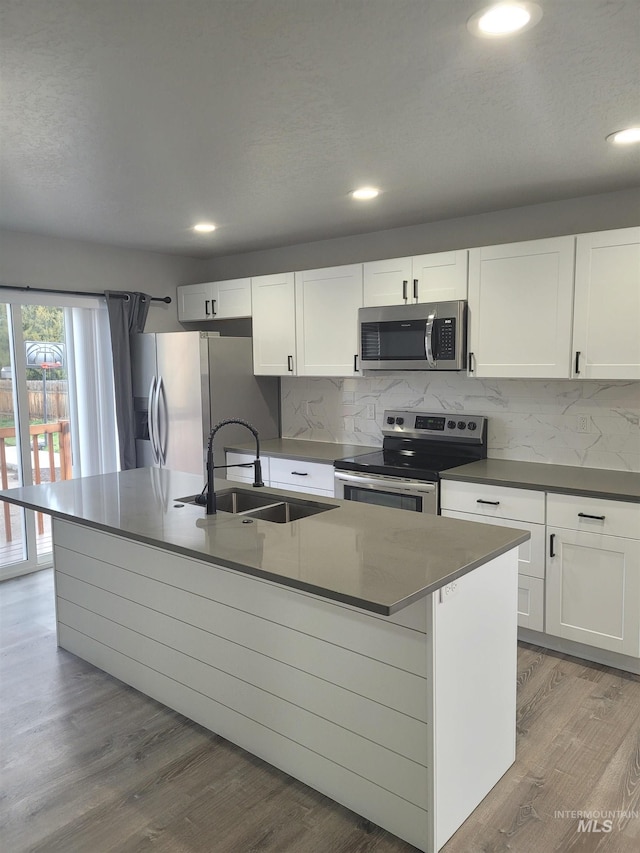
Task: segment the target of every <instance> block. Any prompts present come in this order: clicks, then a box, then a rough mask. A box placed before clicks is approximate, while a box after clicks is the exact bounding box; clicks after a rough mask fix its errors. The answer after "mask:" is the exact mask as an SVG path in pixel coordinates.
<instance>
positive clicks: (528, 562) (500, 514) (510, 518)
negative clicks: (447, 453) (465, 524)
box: [440, 480, 545, 631]
mask: <svg viewBox="0 0 640 853" xmlns="http://www.w3.org/2000/svg"><path fill="white" fill-rule="evenodd" d="M441 489H442V490H441V493H440V504H441V507H442V515H444V516H448V517H449V518H458V519H461V520H462V521H475V522H479V523H481V524H495V525H496V526H498V527H514V528H517V529H520V530H528V531H529V532H530V533H531V538H530V539H529V540H527V541H526V542H523V544H522V545H520V547H519V548H518V625H519V626H520V627H522V628H530V629H532V630H534V631H543V630H544V577H545V555H544V549H545V531H544V513H545V508H544V492H539V491H533V490H528V489H512V488H508V487H504V488H503V487H501V486H484V485H481V484H478V483H453V482H450V481H447V480H445V481H443V482H442V483H441Z"/></svg>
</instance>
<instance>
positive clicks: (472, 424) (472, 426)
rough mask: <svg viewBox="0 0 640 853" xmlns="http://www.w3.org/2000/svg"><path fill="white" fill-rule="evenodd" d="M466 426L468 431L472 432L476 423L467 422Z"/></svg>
mask: <svg viewBox="0 0 640 853" xmlns="http://www.w3.org/2000/svg"><path fill="white" fill-rule="evenodd" d="M467 426H468V427H469V429H470V430H471V431H472V432H473V430H474V429H475V428H476V427H477V424H476V422H475V421H469V423H468V424H467Z"/></svg>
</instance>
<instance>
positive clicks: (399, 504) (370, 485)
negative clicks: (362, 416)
mask: <svg viewBox="0 0 640 853" xmlns="http://www.w3.org/2000/svg"><path fill="white" fill-rule="evenodd" d="M382 433H383V435H384V439H383V443H382V450H379V451H376V452H375V453H365V454H363V455H362V456H351V457H348V458H347V459H339V460H337V461H336V462H335V463H334V466H335V490H336V497H337V498H344V499H345V500H348V501H359V502H361V503H368V504H377V505H379V506H386V507H396V508H398V509H406V510H411V511H413V512H426V513H431V514H436V513H439V512H440V485H439V484H440V472H441V471H445V470H446V469H448V468H455V467H457V466H458V465H465V464H466V463H467V462H475V461H476V460H477V459H485V458H486V455H487V419H486V418H485V417H483V416H482V415H461V414H459V413H457V412H456V413H452V414H446V413H443V412H437V413H435V414H434V413H431V412H412V411H402V410H401V411H386V412H385V413H384V429H383V430H382Z"/></svg>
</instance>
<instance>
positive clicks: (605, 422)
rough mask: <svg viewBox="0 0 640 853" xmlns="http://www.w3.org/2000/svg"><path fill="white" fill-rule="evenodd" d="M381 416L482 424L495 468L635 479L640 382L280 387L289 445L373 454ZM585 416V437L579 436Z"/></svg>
mask: <svg viewBox="0 0 640 853" xmlns="http://www.w3.org/2000/svg"><path fill="white" fill-rule="evenodd" d="M385 409H420V410H423V411H428V412H441V411H442V412H464V413H466V414H475V415H486V416H487V417H488V418H489V433H488V455H489V456H490V457H492V458H495V459H513V460H519V461H525V462H548V463H555V464H558V465H576V466H585V467H589V468H606V469H609V470H617V471H640V382H625V381H593V380H587V381H582V382H577V381H571V380H541V379H472V378H469V377H467V376H461V375H459V374H451V373H433V374H430V373H423V372H416V373H409V372H406V373H386V372H385V373H380V374H376V375H375V376H371V377H366V376H365V377H358V378H345V379H339V378H337V379H309V378H306V377H285V378H283V379H282V435H283V436H284V437H286V438H300V439H307V440H310V441H334V442H343V443H350V444H369V445H380V444H382V421H383V414H384V410H385ZM583 415H586V416H587V428H588V432H579V431H578V424H579V416H583Z"/></svg>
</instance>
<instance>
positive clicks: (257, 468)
mask: <svg viewBox="0 0 640 853" xmlns="http://www.w3.org/2000/svg"><path fill="white" fill-rule="evenodd" d="M227 424H239V425H240V426H244V427H246V428H247V429H248V430H249V432H251V433H252V434H253V436H254V438H255V440H256V458H255V459H254V461H253V485H254V486H256V487H259V486H264V483H263V482H262V463H261V462H260V439H259V438H258V430H257V429H256V428H255V427H253V426H251V424H250V423H248V422H247V421H243V420H241V419H240V418H228V419H227V420H225V421H220V422H219V423H217V424H215V426H214V427H213V428H212V429H211V432H210V433H209V444H208V445H207V515H215V513H216V493H215V491H214V485H213V472H214V471H215V470H217V469H218V468H242V467H246V465H247V463H246V462H245V463H239V464H237V465H214V464H213V437H214V436H215V434H216V433H217V432H218V430H219V429H220V427H223V426H226V425H227ZM249 464H251V463H249Z"/></svg>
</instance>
